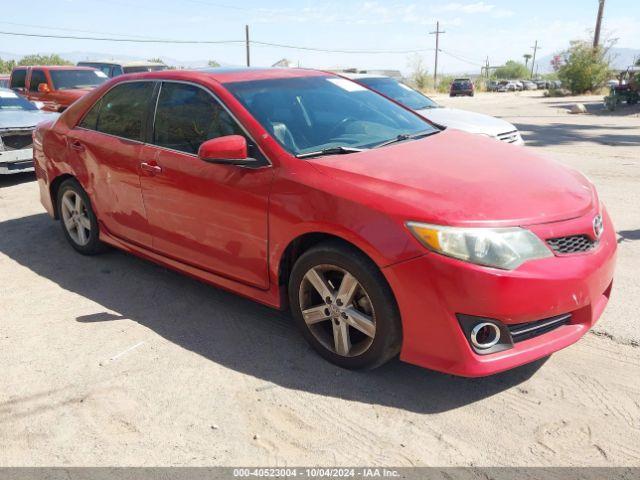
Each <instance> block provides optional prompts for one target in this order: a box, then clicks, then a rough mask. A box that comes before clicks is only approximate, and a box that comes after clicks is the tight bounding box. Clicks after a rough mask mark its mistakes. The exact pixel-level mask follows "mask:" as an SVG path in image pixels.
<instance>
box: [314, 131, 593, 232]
mask: <svg viewBox="0 0 640 480" xmlns="http://www.w3.org/2000/svg"><path fill="white" fill-rule="evenodd" d="M308 161H309V162H310V163H311V164H312V165H313V166H314V167H315V168H317V169H318V170H319V171H320V172H321V173H323V174H325V175H328V176H329V177H331V178H332V179H333V182H331V183H330V184H329V187H328V188H333V189H334V191H335V192H336V194H339V195H343V196H348V195H352V196H353V200H354V201H357V202H360V203H362V202H366V203H367V204H368V205H370V206H374V207H375V208H379V209H381V210H385V211H386V212H387V213H389V214H390V215H394V216H400V217H403V218H404V219H405V220H414V221H424V222H430V223H436V224H441V225H476V226H480V225H484V226H489V225H491V226H515V225H533V224H539V223H548V222H553V221H560V220H567V219H570V218H576V217H579V216H581V215H586V214H587V213H588V212H589V211H591V210H592V209H593V208H594V206H595V205H597V201H598V200H597V198H596V193H595V189H594V188H593V186H592V185H591V183H590V182H589V181H588V180H587V179H586V178H585V177H584V176H583V175H582V174H580V173H578V172H577V171H575V170H571V169H569V168H567V167H564V166H562V165H560V164H559V163H556V162H555V161H553V160H548V159H545V158H542V157H538V156H536V155H534V154H533V153H531V152H530V151H529V150H528V149H526V148H521V147H514V146H513V145H508V144H504V143H503V142H496V141H494V140H491V139H489V138H484V137H482V136H479V135H469V134H468V133H464V132H460V131H456V130H445V131H444V132H441V133H438V134H435V135H433V136H430V137H427V138H424V139H422V140H414V141H407V142H403V143H398V144H394V145H389V146H387V147H382V148H379V149H372V150H365V151H363V152H359V153H352V154H348V155H339V156H325V157H318V158H314V159H310V160H308Z"/></svg>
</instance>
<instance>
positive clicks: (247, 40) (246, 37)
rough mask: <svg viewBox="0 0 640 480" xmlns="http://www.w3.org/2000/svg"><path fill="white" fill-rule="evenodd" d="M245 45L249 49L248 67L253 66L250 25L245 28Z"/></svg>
mask: <svg viewBox="0 0 640 480" xmlns="http://www.w3.org/2000/svg"><path fill="white" fill-rule="evenodd" d="M244 38H245V45H246V47H247V67H250V66H251V52H250V48H249V25H245V26H244Z"/></svg>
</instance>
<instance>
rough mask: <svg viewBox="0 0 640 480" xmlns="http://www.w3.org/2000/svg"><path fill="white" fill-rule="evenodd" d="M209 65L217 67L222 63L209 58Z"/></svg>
mask: <svg viewBox="0 0 640 480" xmlns="http://www.w3.org/2000/svg"><path fill="white" fill-rule="evenodd" d="M207 65H208V66H210V67H211V68H216V67H219V66H220V64H219V63H218V62H216V61H215V60H209V61H208V62H207Z"/></svg>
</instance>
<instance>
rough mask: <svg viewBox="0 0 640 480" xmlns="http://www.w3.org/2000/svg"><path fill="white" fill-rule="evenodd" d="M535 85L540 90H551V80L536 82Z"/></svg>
mask: <svg viewBox="0 0 640 480" xmlns="http://www.w3.org/2000/svg"><path fill="white" fill-rule="evenodd" d="M535 84H536V85H537V86H538V88H539V89H547V88H549V80H535Z"/></svg>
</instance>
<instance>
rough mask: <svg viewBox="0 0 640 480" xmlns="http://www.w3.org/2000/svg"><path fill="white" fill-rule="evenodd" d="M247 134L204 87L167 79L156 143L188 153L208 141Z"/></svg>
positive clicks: (193, 151)
mask: <svg viewBox="0 0 640 480" xmlns="http://www.w3.org/2000/svg"><path fill="white" fill-rule="evenodd" d="M225 135H244V132H243V131H242V129H241V128H240V127H239V126H238V124H237V123H236V122H235V120H234V119H233V118H231V116H230V115H229V114H228V113H227V111H226V110H225V109H224V108H223V107H222V106H221V105H220V104H219V103H218V102H217V101H216V100H215V99H214V98H213V97H212V96H211V95H209V94H208V93H207V92H206V91H205V90H203V89H202V88H199V87H196V86H194V85H186V84H181V83H170V82H165V83H163V84H162V89H161V90H160V97H159V98H158V107H157V110H156V118H155V127H154V132H153V143H154V144H155V145H158V146H160V147H166V148H170V149H172V150H179V151H181V152H186V153H194V154H195V153H198V148H200V145H201V144H202V143H203V142H205V141H206V140H210V139H212V138H217V137H223V136H225Z"/></svg>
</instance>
